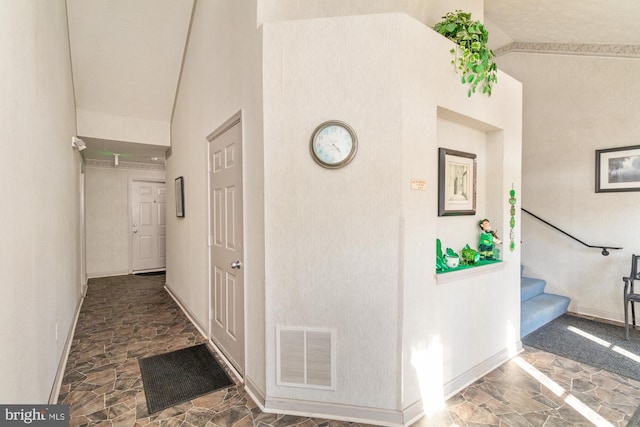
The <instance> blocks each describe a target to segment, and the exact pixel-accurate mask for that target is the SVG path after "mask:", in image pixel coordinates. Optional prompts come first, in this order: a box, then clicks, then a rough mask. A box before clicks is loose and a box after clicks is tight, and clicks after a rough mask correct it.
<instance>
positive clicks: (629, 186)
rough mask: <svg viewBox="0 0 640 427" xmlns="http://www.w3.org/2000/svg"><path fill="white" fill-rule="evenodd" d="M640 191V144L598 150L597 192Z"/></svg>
mask: <svg viewBox="0 0 640 427" xmlns="http://www.w3.org/2000/svg"><path fill="white" fill-rule="evenodd" d="M616 191H618V192H619V191H640V145H633V146H629V147H618V148H607V149H605V150H596V193H607V192H616Z"/></svg>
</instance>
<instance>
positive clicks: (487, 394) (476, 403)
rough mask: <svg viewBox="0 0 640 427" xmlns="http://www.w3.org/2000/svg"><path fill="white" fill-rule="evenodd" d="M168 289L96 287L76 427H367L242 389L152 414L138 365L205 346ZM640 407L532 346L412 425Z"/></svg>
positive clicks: (639, 391) (68, 382)
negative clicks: (284, 406)
mask: <svg viewBox="0 0 640 427" xmlns="http://www.w3.org/2000/svg"><path fill="white" fill-rule="evenodd" d="M164 282H165V276H164V275H155V276H142V275H131V276H120V277H111V278H100V279H91V280H90V281H89V288H88V292H87V296H86V297H85V300H84V302H83V305H82V309H81V311H80V315H79V319H78V324H77V326H76V331H75V336H74V339H73V342H72V346H71V351H70V354H69V359H68V362H67V366H66V370H65V375H64V378H63V381H62V387H61V390H60V395H59V403H66V404H69V405H70V415H71V421H70V425H71V426H158V427H160V426H184V427H191V426H206V427H213V426H220V427H231V426H236V427H248V426H261V427H270V426H273V427H285V426H300V427H315V426H322V427H324V426H331V427H333V426H361V425H363V424H360V423H347V422H341V421H331V420H325V419H315V418H306V417H298V416H290V415H277V414H267V413H263V412H261V411H260V409H259V408H258V407H257V406H256V404H255V403H254V402H253V401H252V400H251V398H250V397H248V395H247V394H246V392H245V391H244V390H243V387H242V385H241V384H239V385H236V386H233V387H230V388H227V389H224V390H219V391H217V392H213V393H211V394H208V395H206V396H203V397H201V398H198V399H195V400H192V401H190V402H186V403H183V404H181V405H178V406H175V407H173V408H169V409H166V410H164V411H162V412H159V413H157V414H153V415H151V416H150V415H149V414H148V413H147V407H146V402H145V397H144V389H143V385H142V379H141V377H140V370H139V367H138V359H139V358H142V357H147V356H152V355H156V354H161V353H164V352H168V351H172V350H177V349H180V348H184V347H188V346H192V345H195V344H200V343H203V342H206V339H204V338H203V337H202V335H201V334H200V333H199V332H198V330H197V329H196V328H195V327H194V326H193V324H191V323H190V321H189V320H188V319H187V317H186V316H185V315H184V313H183V312H182V311H181V310H180V308H179V307H178V306H177V304H176V303H175V302H174V301H173V300H172V298H171V297H170V296H169V294H168V293H167V292H166V291H165V289H164ZM231 376H232V377H233V375H231ZM639 405H640V383H639V382H637V381H633V380H630V379H627V378H624V377H620V376H618V375H615V374H611V373H608V372H605V371H599V370H597V369H595V368H593V367H591V366H588V365H583V364H580V363H577V362H574V361H571V360H568V359H563V358H560V357H557V356H555V355H552V354H550V353H545V352H543V351H539V350H536V349H533V348H525V351H524V352H523V353H521V354H520V355H519V356H517V357H515V358H513V359H512V360H510V361H509V362H507V363H505V364H504V365H502V366H500V367H499V368H497V369H495V370H494V371H493V372H491V373H489V374H487V375H486V376H484V377H483V378H481V379H479V380H478V381H476V382H475V383H474V384H472V385H470V386H469V387H467V388H466V389H464V390H462V391H461V392H460V393H458V394H456V395H455V396H453V397H451V398H450V399H449V400H448V401H447V402H446V407H445V408H443V409H442V410H440V411H437V412H436V413H434V414H429V415H427V416H425V417H424V418H422V419H421V420H419V421H418V422H417V423H415V424H414V425H415V426H416V427H431V426H434V427H440V426H442V427H449V426H461V427H463V426H536V427H538V426H540V427H542V426H544V427H552V426H593V425H597V426H616V427H624V426H626V425H627V424H628V421H629V419H630V418H631V417H632V415H633V414H634V412H635V410H636V409H637V408H638V406H639Z"/></svg>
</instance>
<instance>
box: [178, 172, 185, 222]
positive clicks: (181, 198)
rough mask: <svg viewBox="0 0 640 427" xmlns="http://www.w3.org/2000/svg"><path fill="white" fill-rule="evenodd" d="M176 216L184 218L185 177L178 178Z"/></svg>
mask: <svg viewBox="0 0 640 427" xmlns="http://www.w3.org/2000/svg"><path fill="white" fill-rule="evenodd" d="M176 216H177V217H178V218H184V179H183V178H182V177H181V176H179V177H177V178H176Z"/></svg>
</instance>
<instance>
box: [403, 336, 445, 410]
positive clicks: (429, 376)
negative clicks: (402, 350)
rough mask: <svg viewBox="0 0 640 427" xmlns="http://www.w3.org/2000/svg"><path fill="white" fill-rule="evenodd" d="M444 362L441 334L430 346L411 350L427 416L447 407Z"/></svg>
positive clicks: (433, 339) (415, 347)
mask: <svg viewBox="0 0 640 427" xmlns="http://www.w3.org/2000/svg"><path fill="white" fill-rule="evenodd" d="M442 363H443V362H442V342H441V341H440V336H439V335H436V336H434V337H433V338H432V339H431V343H429V346H428V347H426V348H425V347H424V345H418V346H414V348H413V349H412V350H411V364H412V365H413V368H414V369H415V370H416V373H417V375H418V384H419V386H420V394H421V396H422V405H423V407H424V413H425V415H426V416H427V417H429V416H430V415H433V414H435V413H436V412H438V411H440V410H442V409H444V408H445V399H444V389H443V387H442V385H443V383H444V380H443V373H442Z"/></svg>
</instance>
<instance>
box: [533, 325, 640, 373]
mask: <svg viewBox="0 0 640 427" xmlns="http://www.w3.org/2000/svg"><path fill="white" fill-rule="evenodd" d="M629 338H630V339H629V340H626V339H625V338H624V327H623V326H617V325H612V324H609V323H603V322H596V321H593V320H590V319H585V318H583V317H578V316H571V315H569V314H564V315H562V316H560V317H558V318H557V319H555V320H553V321H551V322H550V323H547V324H546V325H544V326H543V327H541V328H540V329H538V330H536V331H533V332H531V333H530V334H529V335H527V336H526V337H524V338H522V343H523V344H525V345H528V346H531V347H535V348H538V349H540V350H544V351H548V352H549V353H553V354H557V355H558V356H562V357H566V358H567V359H571V360H575V361H578V362H581V363H586V364H587V365H591V366H594V367H596V368H598V369H604V370H605V371H609V372H613V373H614V374H618V375H622V376H624V377H627V378H632V379H634V380H636V381H640V363H638V361H639V359H638V358H639V357H640V331H635V330H633V329H630V330H629Z"/></svg>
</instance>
